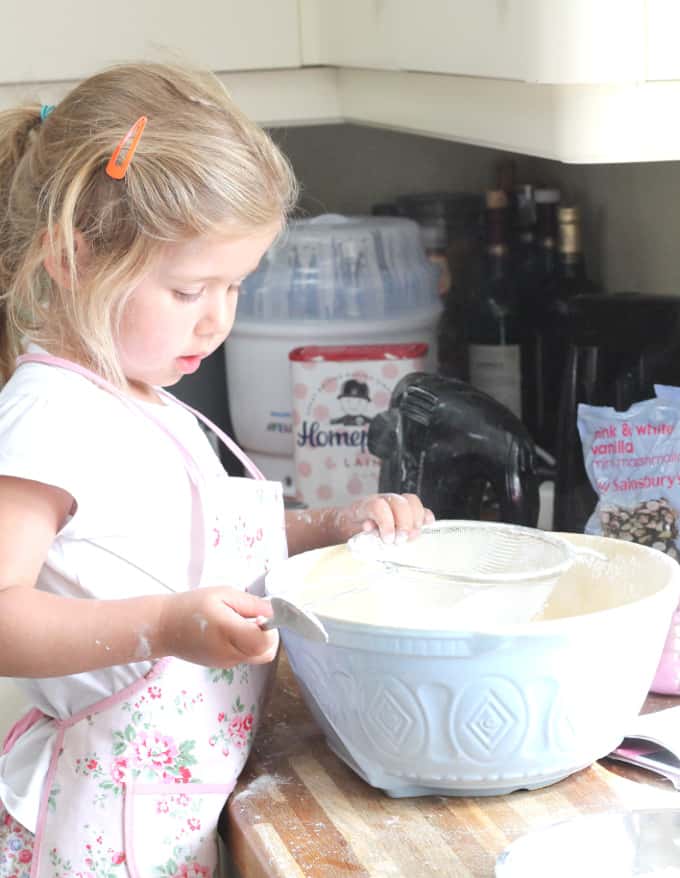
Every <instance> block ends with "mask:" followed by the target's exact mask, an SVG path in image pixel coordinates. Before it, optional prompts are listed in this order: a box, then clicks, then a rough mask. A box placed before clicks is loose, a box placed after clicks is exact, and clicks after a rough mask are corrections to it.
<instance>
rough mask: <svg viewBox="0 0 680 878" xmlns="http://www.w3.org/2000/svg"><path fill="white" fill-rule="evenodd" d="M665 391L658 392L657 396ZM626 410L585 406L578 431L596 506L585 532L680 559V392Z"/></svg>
mask: <svg viewBox="0 0 680 878" xmlns="http://www.w3.org/2000/svg"><path fill="white" fill-rule="evenodd" d="M659 390H660V388H657V393H658V392H659ZM666 390H674V391H676V393H677V396H675V398H674V399H672V398H670V394H665V395H664V394H661V393H659V396H658V397H657V398H656V399H648V400H645V401H644V402H639V403H635V405H633V406H631V407H630V408H629V409H628V410H627V411H623V412H617V411H616V410H615V409H613V408H610V407H604V406H603V407H599V406H590V405H584V404H581V405H579V407H578V422H577V425H578V431H579V434H580V436H581V444H582V447H583V460H584V463H585V468H586V472H587V474H588V478H589V479H590V483H591V485H592V486H593V488H594V489H595V492H596V493H597V497H598V500H597V505H596V507H595V510H594V512H593V514H592V515H591V516H590V518H589V519H588V522H587V524H586V528H585V532H586V533H588V534H601V535H602V536H605V537H614V538H616V539H620V540H628V541H629V542H634V543H640V544H642V545H644V546H651V547H652V548H655V549H659V550H660V551H662V552H665V553H666V554H668V555H671V556H672V557H673V558H675V559H676V560H677V559H678V558H680V544H679V541H678V537H679V533H680V527H679V524H680V523H679V519H680V388H666Z"/></svg>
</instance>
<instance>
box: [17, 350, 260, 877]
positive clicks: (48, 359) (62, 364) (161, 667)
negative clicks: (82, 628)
mask: <svg viewBox="0 0 680 878" xmlns="http://www.w3.org/2000/svg"><path fill="white" fill-rule="evenodd" d="M16 362H17V365H18V366H19V365H21V364H22V363H29V362H35V363H43V364H46V365H52V366H57V367H59V368H63V369H67V370H69V371H72V372H76V373H78V374H80V375H82V376H84V377H86V378H88V379H89V380H90V381H92V382H93V383H94V384H97V385H98V386H100V387H102V388H103V389H105V390H107V391H109V392H111V393H112V394H113V395H114V396H116V397H118V398H119V399H120V400H121V401H122V402H123V403H124V404H126V405H128V406H130V407H133V408H134V409H135V410H136V411H138V412H141V413H142V414H144V415H145V416H146V417H147V418H149V419H150V420H151V421H152V422H153V423H155V424H156V425H157V426H159V427H161V429H162V430H163V431H164V432H165V433H166V434H167V435H168V436H169V437H170V439H171V440H172V441H173V442H174V443H175V444H176V445H177V446H178V447H179V450H180V452H181V453H182V457H183V459H184V461H185V463H186V466H187V470H188V473H189V477H190V481H191V483H192V488H193V489H194V491H195V492H198V479H197V478H196V475H195V473H196V470H195V465H194V461H193V459H192V458H191V457H190V455H189V454H188V452H187V451H186V449H185V448H184V446H183V445H182V444H181V443H180V442H179V441H178V440H177V438H176V437H175V436H174V435H173V434H172V433H171V432H170V431H169V430H168V429H167V428H166V426H165V425H164V424H163V423H162V421H160V420H159V419H157V418H156V417H155V416H154V415H153V414H151V412H149V411H148V410H147V409H146V408H144V407H143V406H141V405H138V404H136V403H135V401H134V399H132V398H131V397H128V396H126V395H125V394H123V393H122V392H121V391H120V390H118V388H116V387H115V386H114V385H113V384H111V383H110V382H108V381H106V380H105V379H103V378H101V377H100V376H98V375H96V374H95V373H94V372H90V371H89V370H88V369H85V368H84V367H82V366H79V365H78V364H76V363H73V362H71V361H69V360H64V359H61V358H59V357H53V356H51V355H49V354H24V355H22V356H20V357H18V358H17V361H16ZM161 393H162V394H163V395H164V396H168V397H170V395H169V394H166V393H165V391H161ZM170 399H173V400H174V397H170ZM174 401H175V402H178V403H179V404H180V405H182V406H183V407H184V408H185V409H187V410H188V411H190V412H191V413H192V414H193V415H194V416H195V417H198V418H199V419H200V420H201V421H202V422H203V423H205V424H206V425H207V426H208V427H209V428H210V429H211V430H213V431H214V433H215V434H216V435H217V436H218V437H219V438H220V439H221V440H222V442H224V443H225V445H226V446H227V447H228V448H229V449H230V450H231V451H232V452H233V453H234V454H235V455H236V457H237V458H238V459H239V460H240V461H241V462H242V463H243V464H244V466H245V467H246V469H247V470H248V472H249V473H250V474H251V475H252V476H253V477H254V478H255V479H258V480H264V479H265V477H264V476H263V475H262V473H261V472H260V471H259V469H258V468H257V467H256V466H255V464H254V463H253V462H252V461H251V460H250V459H249V458H248V457H247V456H246V455H245V454H244V453H243V452H242V451H241V449H240V448H238V446H237V445H236V444H235V443H234V442H232V441H231V440H230V439H229V437H228V436H226V434H224V433H223V432H222V431H221V430H220V429H219V427H217V426H216V425H215V424H213V423H212V422H211V421H210V420H209V419H208V418H206V417H205V416H203V415H202V414H201V413H200V412H197V411H196V410H194V409H192V408H191V406H188V405H186V404H185V403H183V402H181V401H180V400H174ZM172 661H173V660H172V659H171V658H164V659H160V660H159V661H157V662H155V663H154V666H153V667H152V668H151V670H150V671H149V673H148V674H147V675H145V676H144V677H142V678H140V679H139V680H136V681H135V682H133V683H131V684H130V685H129V686H126V687H125V688H124V689H122V690H120V691H119V692H116V693H114V694H113V695H110V696H108V697H107V698H103V699H102V700H101V701H99V702H95V703H94V704H92V705H90V706H89V707H87V708H85V709H84V710H82V711H79V712H78V713H76V714H74V715H73V716H70V717H69V718H68V719H65V720H58V719H55V720H54V722H55V727H56V730H57V735H56V740H55V742H54V747H53V750H52V754H51V756H50V763H49V767H48V770H47V773H46V776H45V780H44V782H43V794H42V800H41V803H40V809H39V812H38V821H37V825H36V832H35V838H34V842H35V846H34V856H33V861H32V863H31V872H30V875H31V878H37V876H38V874H39V869H40V861H41V859H42V849H43V845H42V843H41V839H42V836H43V834H44V831H45V826H46V823H47V810H48V807H49V793H50V790H51V789H52V785H53V780H54V777H55V775H56V772H57V764H58V761H59V757H60V755H61V752H62V749H63V742H64V735H65V733H66V730H67V729H68V728H69V727H71V726H73V725H75V724H76V723H78V722H79V721H81V720H83V719H84V718H85V717H87V716H92V715H93V714H96V713H101V712H102V711H104V710H106V709H107V708H109V707H112V706H114V705H116V704H117V703H119V702H121V701H124V700H125V699H126V698H128V697H129V696H130V695H131V694H133V693H134V692H136V691H138V690H139V689H142V688H144V687H145V686H147V685H148V684H149V682H150V681H151V680H153V679H154V678H155V677H157V676H159V675H160V674H162V673H163V672H164V671H165V670H166V669H167V667H168V665H169V664H170V663H171V662H172ZM43 715H44V714H43V713H42V712H41V711H39V710H38V709H37V708H33V709H32V710H31V711H29V712H28V713H27V714H26V715H25V716H24V717H22V718H21V719H20V720H19V721H18V722H17V723H16V724H15V725H14V726H13V727H12V729H11V730H10V732H9V734H8V736H7V739H6V741H5V745H4V747H3V752H7V750H9V748H10V747H11V746H12V745H13V744H14V743H15V742H16V741H17V739H18V738H19V737H20V736H21V734H23V733H24V732H25V731H26V730H27V729H28V728H30V727H31V726H32V725H33V724H34V723H35V722H36V721H37V720H38V719H40V718H41V717H42V716H43ZM155 786H156V785H155V784H154V785H148V789H149V792H151V791H152V787H155ZM190 786H192V785H190ZM205 786H208V787H210V788H211V790H213V791H215V792H221V791H222V789H223V790H225V791H226V792H227V795H228V793H229V792H231V790H232V789H233V787H234V783H232V784H231V785H224V786H223V785H219V787H218V785H215V786H214V787H213V785H203V784H200V785H196V787H195V788H194V789H192V792H196V793H198V792H200V790H201V787H205ZM161 788H162V789H163V790H164V791H167V787H166V786H165V785H162V787H161ZM204 791H205V792H207V791H208V790H204ZM126 799H127V797H126ZM127 804H128V805H129V807H128V808H126V809H125V816H124V835H125V837H126V838H128V837H130V838H131V834H132V801H131V800H130V801H129V802H128V803H127ZM126 847H127V844H126ZM129 847H130V850H131V851H132V850H133V845H132V844H130V846H129ZM133 860H134V856H133ZM128 869H129V870H130V874H131V875H133V876H134V875H139V871H138V870H137V867H136V864H135V863H134V862H128Z"/></svg>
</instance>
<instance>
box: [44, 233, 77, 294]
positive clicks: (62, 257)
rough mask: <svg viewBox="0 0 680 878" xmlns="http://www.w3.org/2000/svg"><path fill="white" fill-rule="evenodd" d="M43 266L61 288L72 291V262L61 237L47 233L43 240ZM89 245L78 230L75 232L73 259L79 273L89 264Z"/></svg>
mask: <svg viewBox="0 0 680 878" xmlns="http://www.w3.org/2000/svg"><path fill="white" fill-rule="evenodd" d="M42 249H43V265H44V266H45V271H46V272H47V273H48V274H49V276H50V277H51V278H52V280H53V281H54V282H55V283H56V284H58V285H59V286H60V287H64V288H66V289H70V287H71V283H72V272H71V262H70V260H69V258H68V254H67V252H66V247H65V243H64V242H63V241H62V239H61V236H60V235H59V234H58V233H57V234H56V235H50V233H49V232H45V233H44V234H43V238H42ZM87 250H88V248H87V243H86V242H85V238H84V237H83V233H82V232H81V231H79V230H78V229H75V230H74V232H73V259H74V266H75V269H76V271H77V272H80V271H82V269H83V268H84V267H85V264H86V262H87Z"/></svg>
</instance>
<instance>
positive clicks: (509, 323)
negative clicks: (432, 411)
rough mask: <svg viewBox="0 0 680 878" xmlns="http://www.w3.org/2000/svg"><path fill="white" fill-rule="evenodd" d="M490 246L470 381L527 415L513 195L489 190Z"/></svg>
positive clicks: (471, 346)
mask: <svg viewBox="0 0 680 878" xmlns="http://www.w3.org/2000/svg"><path fill="white" fill-rule="evenodd" d="M486 207H487V209H486V234H485V252H484V257H483V261H482V266H481V272H480V277H479V288H478V290H477V295H476V296H473V297H471V298H472V300H471V302H470V304H469V307H468V310H467V320H466V329H467V338H468V372H469V380H470V384H472V385H474V386H475V387H477V388H478V389H479V390H483V391H484V392H485V393H488V394H489V395H490V396H493V397H494V398H495V399H497V400H498V401H499V402H501V403H503V404H504V405H505V406H507V408H509V409H510V410H511V411H512V412H513V413H514V414H516V415H517V417H520V418H521V416H522V375H521V340H522V338H521V321H520V314H519V307H518V301H517V289H516V284H515V275H514V272H513V265H512V258H511V252H510V246H509V228H508V197H507V195H506V193H505V192H503V191H502V190H499V189H494V190H491V191H489V192H487V193H486Z"/></svg>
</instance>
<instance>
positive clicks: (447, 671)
mask: <svg viewBox="0 0 680 878" xmlns="http://www.w3.org/2000/svg"><path fill="white" fill-rule="evenodd" d="M565 537H566V538H567V539H569V540H570V541H571V542H573V543H574V544H576V545H580V546H585V547H588V548H593V549H596V550H597V551H599V552H603V553H604V554H605V555H606V556H607V559H608V561H607V562H603V561H597V560H595V559H593V558H592V557H582V558H580V559H578V560H577V561H576V562H575V564H574V566H573V567H572V568H571V569H570V570H569V571H568V572H567V573H566V574H564V575H563V576H562V578H561V579H560V580H559V582H558V584H557V585H556V587H555V590H554V591H553V594H552V596H551V597H550V599H549V601H548V603H547V605H546V607H545V610H544V613H543V614H542V616H541V618H540V620H538V621H532V622H529V623H524V624H506V625H503V624H499V623H498V622H495V623H494V624H493V625H492V626H489V627H488V628H486V629H485V626H484V624H480V625H479V626H477V627H476V629H475V630H471V629H470V628H467V629H461V630H455V629H454V627H453V626H452V625H451V617H449V619H448V621H446V623H444V622H442V621H441V620H442V619H444V615H445V614H443V613H438V614H434V615H435V621H434V622H428V623H426V624H423V622H424V619H425V617H426V615H427V614H425V615H424V614H423V613H417V612H414V611H413V610H414V609H415V608H417V606H418V604H417V601H418V596H417V594H413V595H412V601H413V604H412V608H409V606H408V604H406V605H403V602H401V603H402V605H401V606H399V605H398V603H399V602H395V603H393V604H392V605H386V604H384V603H383V605H382V606H383V612H384V616H383V618H384V619H386V620H387V624H381V620H380V619H379V618H377V616H378V615H379V610H380V602H374V603H373V604H371V602H370V601H366V600H362V599H357V600H355V599H354V597H353V596H352V595H351V594H350V595H349V596H347V597H346V598H344V599H341V600H337V601H335V602H333V601H330V602H326V603H327V605H326V606H325V608H324V605H323V602H322V603H321V604H320V605H319V607H318V614H319V616H320V617H321V619H322V621H323V623H324V625H325V627H326V629H327V631H328V634H329V637H330V640H329V643H328V644H319V643H313V642H311V641H307V640H304V639H302V638H300V637H298V636H296V635H294V634H292V633H290V632H288V631H286V630H283V631H282V636H283V641H284V644H285V647H286V651H287V653H288V656H289V659H290V663H291V666H292V668H293V671H294V672H295V675H296V677H297V679H298V681H299V683H300V686H301V690H302V693H303V695H304V698H305V700H306V702H307V704H308V706H309V708H310V709H311V711H312V713H313V714H314V716H315V718H316V720H317V721H318V723H319V725H320V726H321V728H322V729H323V731H324V733H325V735H326V738H327V741H328V744H329V745H330V747H331V749H332V750H334V751H335V753H337V755H338V756H340V757H341V758H342V759H343V760H344V761H345V762H347V763H348V764H349V765H350V766H351V767H352V768H353V769H354V770H355V771H356V772H357V773H358V774H359V775H360V776H361V777H362V778H364V779H365V780H366V781H367V782H368V783H369V784H371V785H373V786H375V787H378V788H380V789H383V790H384V791H385V792H386V793H387V794H388V795H390V796H396V797H401V796H414V795H428V794H432V795H475V796H479V795H497V794H502V793H509V792H511V791H513V790H516V789H534V788H537V787H541V786H546V785H548V784H551V783H554V782H555V781H558V780H561V779H562V778H564V777H566V776H567V775H569V774H571V773H572V772H575V771H578V770H579V769H581V768H584V767H586V766H587V765H590V764H591V763H592V762H594V761H595V760H597V759H599V758H601V757H603V756H605V755H606V754H607V753H609V752H610V751H611V750H613V749H614V748H615V747H616V746H617V745H618V744H619V743H620V741H621V739H622V738H623V737H624V735H625V733H626V730H627V728H628V727H629V726H630V723H631V721H632V720H633V719H634V718H635V717H636V716H637V714H638V712H639V710H640V707H641V706H642V703H643V701H644V699H645V696H646V694H647V691H648V689H649V687H650V683H651V681H652V678H653V677H654V672H655V670H656V667H657V664H658V662H659V658H660V655H661V651H662V648H663V644H664V640H665V637H666V634H667V631H668V627H669V622H670V619H671V616H672V614H673V611H674V610H675V608H676V606H677V604H678V598H679V596H680V566H679V565H678V564H677V563H676V562H675V561H673V560H672V559H670V558H669V557H667V556H666V555H664V554H662V553H661V552H658V551H655V550H653V549H649V548H646V547H644V546H639V545H635V544H632V543H625V542H621V541H616V540H612V539H606V538H603V537H591V536H580V535H578V536H577V535H565ZM343 551H344V549H340V550H338V548H337V547H336V548H334V549H321V550H318V551H314V552H306V553H303V554H301V555H297V556H295V557H293V558H290V559H288V560H287V561H284V562H281V563H280V564H278V565H277V566H275V567H274V568H273V569H272V571H271V572H270V573H269V575H268V577H267V581H266V586H267V591H268V593H270V594H277V595H285V596H287V597H289V598H291V599H293V600H295V599H296V598H297V599H299V600H301V602H302V601H304V602H307V600H308V598H309V595H310V593H311V592H312V590H313V588H314V585H315V583H314V582H313V581H311V580H310V577H311V579H312V580H313V579H314V577H317V578H318V586H319V588H320V589H321V588H322V586H323V581H324V580H325V581H326V582H327V581H328V576H330V578H331V579H332V578H333V576H334V575H335V574H334V571H337V570H342V569H344V568H343V565H344V564H345V559H344V558H343V557H342V555H341V554H340V555H339V554H338V552H340V553H342V552H343ZM326 561H328V562H329V563H328V564H326ZM338 564H339V565H340V566H339V567H338V566H337V565H338ZM334 565H335V566H334ZM349 569H351V568H349ZM336 585H337V583H336ZM347 588H350V589H351V588H352V578H351V577H349V578H348V580H347ZM311 606H312V608H314V603H313V602H312V604H311ZM362 614H363V618H362ZM431 615H432V614H430V616H431ZM437 616H438V617H439V619H440V622H439V623H438V622H437V621H436V617H437ZM409 620H415V621H409ZM438 624H439V626H440V627H439V628H438V627H437V625H438ZM414 626H417V627H414ZM443 629H445V630H443Z"/></svg>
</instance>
